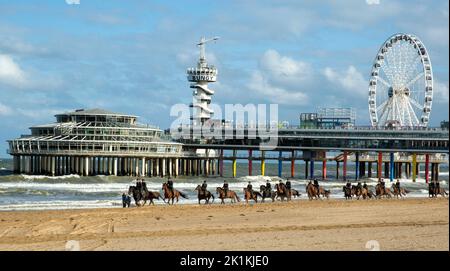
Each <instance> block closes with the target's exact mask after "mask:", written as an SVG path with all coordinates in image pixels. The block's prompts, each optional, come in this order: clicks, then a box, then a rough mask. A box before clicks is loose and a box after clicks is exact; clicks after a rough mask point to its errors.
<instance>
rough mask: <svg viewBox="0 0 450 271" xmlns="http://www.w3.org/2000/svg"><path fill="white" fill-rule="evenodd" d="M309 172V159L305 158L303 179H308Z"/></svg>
mask: <svg viewBox="0 0 450 271" xmlns="http://www.w3.org/2000/svg"><path fill="white" fill-rule="evenodd" d="M308 174H309V160H305V179H306V180H308Z"/></svg>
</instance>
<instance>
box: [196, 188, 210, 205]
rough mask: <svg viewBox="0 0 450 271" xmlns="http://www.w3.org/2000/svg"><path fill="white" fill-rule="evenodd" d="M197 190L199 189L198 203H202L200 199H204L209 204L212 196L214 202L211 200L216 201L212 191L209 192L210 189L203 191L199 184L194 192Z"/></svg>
mask: <svg viewBox="0 0 450 271" xmlns="http://www.w3.org/2000/svg"><path fill="white" fill-rule="evenodd" d="M195 191H198V193H197V197H198V204H200V201H201V200H202V199H204V200H205V204H208V203H209V200H210V199H211V198H212V202H211V203H213V202H214V195H213V194H212V193H211V192H209V191H208V190H206V191H203V190H202V187H201V185H197V187H196V188H195V189H194V192H195Z"/></svg>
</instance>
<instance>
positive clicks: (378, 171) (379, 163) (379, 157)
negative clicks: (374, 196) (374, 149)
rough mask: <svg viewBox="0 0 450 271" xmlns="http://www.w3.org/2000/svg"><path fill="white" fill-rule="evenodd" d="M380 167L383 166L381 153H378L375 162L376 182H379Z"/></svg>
mask: <svg viewBox="0 0 450 271" xmlns="http://www.w3.org/2000/svg"><path fill="white" fill-rule="evenodd" d="M382 166H383V153H382V152H379V153H378V161H377V178H378V180H381V173H382V171H381V168H382Z"/></svg>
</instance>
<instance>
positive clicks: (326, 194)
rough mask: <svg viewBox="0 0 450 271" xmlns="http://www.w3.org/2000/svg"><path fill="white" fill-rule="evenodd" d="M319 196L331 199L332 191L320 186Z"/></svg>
mask: <svg viewBox="0 0 450 271" xmlns="http://www.w3.org/2000/svg"><path fill="white" fill-rule="evenodd" d="M319 195H322V196H324V197H326V198H327V199H328V198H329V197H330V190H326V189H325V188H323V187H321V186H319Z"/></svg>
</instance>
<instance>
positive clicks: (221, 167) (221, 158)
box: [219, 149, 223, 177]
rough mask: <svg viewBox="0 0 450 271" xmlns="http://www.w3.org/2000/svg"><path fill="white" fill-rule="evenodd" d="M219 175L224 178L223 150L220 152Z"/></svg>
mask: <svg viewBox="0 0 450 271" xmlns="http://www.w3.org/2000/svg"><path fill="white" fill-rule="evenodd" d="M219 175H220V177H223V149H221V150H220V155H219Z"/></svg>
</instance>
